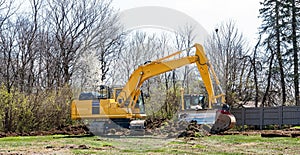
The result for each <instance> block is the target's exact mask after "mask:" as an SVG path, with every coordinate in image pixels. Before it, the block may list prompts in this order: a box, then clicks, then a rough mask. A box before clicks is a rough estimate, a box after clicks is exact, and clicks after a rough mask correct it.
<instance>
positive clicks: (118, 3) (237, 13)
mask: <svg viewBox="0 0 300 155" xmlns="http://www.w3.org/2000/svg"><path fill="white" fill-rule="evenodd" d="M260 1H262V0H113V7H115V8H116V9H120V11H121V12H122V11H124V10H127V9H132V8H135V7H142V6H160V7H168V8H171V9H175V10H178V11H180V12H182V13H185V14H187V15H188V16H190V17H192V18H193V19H195V20H196V21H197V22H198V23H199V24H201V25H202V26H203V27H204V28H205V29H206V30H207V31H208V32H209V33H211V32H212V31H213V30H214V29H215V28H217V27H216V26H217V25H218V24H221V23H222V22H224V21H228V20H234V21H235V22H236V26H237V28H238V29H239V31H240V32H242V33H243V35H244V36H245V37H246V39H247V40H248V41H249V42H250V44H251V45H254V44H255V43H256V38H257V37H258V36H257V33H258V27H259V26H260V23H261V19H259V18H258V16H259V9H260V8H261V6H260V4H259V2H260ZM166 20H167V19H166Z"/></svg>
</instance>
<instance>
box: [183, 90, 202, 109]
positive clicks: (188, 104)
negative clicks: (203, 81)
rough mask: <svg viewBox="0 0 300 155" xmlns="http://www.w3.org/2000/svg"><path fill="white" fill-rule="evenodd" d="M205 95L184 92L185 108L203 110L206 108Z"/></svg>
mask: <svg viewBox="0 0 300 155" xmlns="http://www.w3.org/2000/svg"><path fill="white" fill-rule="evenodd" d="M205 98H206V97H205V96H204V95H200V94H184V97H183V99H184V103H183V106H184V107H183V109H184V110H189V109H193V110H201V109H205V108H206V104H205Z"/></svg>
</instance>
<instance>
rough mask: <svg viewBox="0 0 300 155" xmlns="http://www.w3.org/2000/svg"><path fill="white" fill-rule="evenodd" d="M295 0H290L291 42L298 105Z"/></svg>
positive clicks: (299, 103) (299, 99) (298, 103)
mask: <svg viewBox="0 0 300 155" xmlns="http://www.w3.org/2000/svg"><path fill="white" fill-rule="evenodd" d="M295 3H296V2H295V0H292V42H293V50H294V51H293V52H294V86H295V100H296V105H297V106H299V105H300V96H299V66H298V62H299V60H298V46H297V44H298V43H297V32H296V29H297V19H296V6H295Z"/></svg>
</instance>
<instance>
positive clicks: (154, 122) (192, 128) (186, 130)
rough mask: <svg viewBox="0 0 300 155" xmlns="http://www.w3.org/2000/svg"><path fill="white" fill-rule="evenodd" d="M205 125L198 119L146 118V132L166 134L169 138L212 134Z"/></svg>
mask: <svg viewBox="0 0 300 155" xmlns="http://www.w3.org/2000/svg"><path fill="white" fill-rule="evenodd" d="M203 127H204V126H203V125H200V124H197V121H192V122H185V121H179V122H175V121H171V120H166V119H150V120H146V134H153V135H159V136H166V137H169V138H177V137H178V138H180V137H203V136H208V135H210V134H209V132H208V131H206V130H205V129H204V128H203Z"/></svg>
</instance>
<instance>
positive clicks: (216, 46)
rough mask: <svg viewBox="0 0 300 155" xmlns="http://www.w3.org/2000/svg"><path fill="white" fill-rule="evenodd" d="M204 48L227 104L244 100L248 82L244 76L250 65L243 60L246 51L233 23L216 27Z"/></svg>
mask: <svg viewBox="0 0 300 155" xmlns="http://www.w3.org/2000/svg"><path fill="white" fill-rule="evenodd" d="M206 47H207V48H206V49H207V51H208V56H209V58H210V60H211V63H212V64H214V67H215V69H216V72H217V74H218V77H220V81H221V85H222V87H223V88H225V94H226V102H227V104H229V105H234V104H236V103H237V102H239V100H242V98H245V96H244V95H245V94H247V93H245V92H244V91H245V90H244V89H247V87H246V85H247V84H248V83H249V82H250V81H249V78H247V76H244V73H245V70H246V69H247V68H248V66H251V65H249V60H248V61H247V60H246V59H245V58H244V56H245V55H247V52H248V49H247V46H246V41H245V39H244V37H243V35H242V33H240V32H239V31H238V29H237V28H236V26H235V23H234V22H233V21H231V20H230V21H227V22H225V23H223V24H221V25H220V26H218V28H217V29H216V30H215V32H214V33H213V34H212V37H211V38H210V39H209V40H208V42H207V43H206ZM244 59H245V60H244ZM248 69H249V68H248ZM247 79H248V80H247ZM243 87H244V89H242V88H243Z"/></svg>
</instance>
